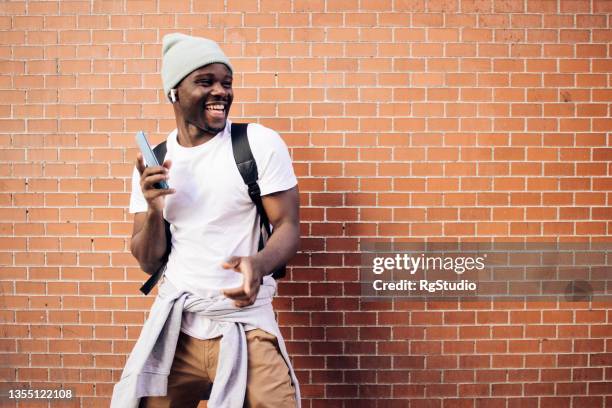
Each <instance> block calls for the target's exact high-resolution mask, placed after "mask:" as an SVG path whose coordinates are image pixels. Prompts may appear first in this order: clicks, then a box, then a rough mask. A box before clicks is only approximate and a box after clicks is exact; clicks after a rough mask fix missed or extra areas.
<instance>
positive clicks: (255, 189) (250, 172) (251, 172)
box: [231, 123, 286, 279]
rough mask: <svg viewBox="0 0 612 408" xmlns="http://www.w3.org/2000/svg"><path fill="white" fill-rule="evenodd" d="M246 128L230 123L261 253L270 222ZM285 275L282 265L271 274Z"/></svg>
mask: <svg viewBox="0 0 612 408" xmlns="http://www.w3.org/2000/svg"><path fill="white" fill-rule="evenodd" d="M247 127H248V123H232V129H231V134H232V150H233V152H234V160H235V161H236V166H237V167H238V171H239V172H240V175H241V176H242V180H244V184H246V185H247V188H248V192H249V197H251V200H252V201H253V203H254V204H255V208H257V213H258V214H259V229H260V234H259V244H258V249H259V251H261V250H262V249H263V247H264V246H265V245H266V242H267V240H268V238H269V237H270V235H271V234H272V232H271V229H270V220H269V219H268V215H267V214H266V210H265V209H264V206H263V201H262V200H261V190H260V189H259V184H257V180H258V179H259V174H258V172H257V163H256V162H255V158H254V157H253V153H252V151H251V145H250V144H249V138H248V137H247ZM285 273H286V270H285V266H284V265H283V266H281V267H280V268H278V269H276V270H274V271H273V272H272V277H273V278H274V279H279V278H282V277H284V276H285Z"/></svg>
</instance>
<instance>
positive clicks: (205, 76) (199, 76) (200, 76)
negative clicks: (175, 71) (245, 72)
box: [194, 72, 234, 81]
mask: <svg viewBox="0 0 612 408" xmlns="http://www.w3.org/2000/svg"><path fill="white" fill-rule="evenodd" d="M214 77H215V74H213V73H212V72H206V73H202V74H197V75H196V76H195V78H194V80H196V81H197V80H198V79H209V78H214ZM226 79H234V77H233V76H232V75H229V74H228V75H225V76H224V77H223V80H226Z"/></svg>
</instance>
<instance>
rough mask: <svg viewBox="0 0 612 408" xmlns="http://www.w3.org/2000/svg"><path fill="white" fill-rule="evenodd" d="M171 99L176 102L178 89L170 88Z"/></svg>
mask: <svg viewBox="0 0 612 408" xmlns="http://www.w3.org/2000/svg"><path fill="white" fill-rule="evenodd" d="M170 100H171V101H172V103H174V102H176V89H171V90H170Z"/></svg>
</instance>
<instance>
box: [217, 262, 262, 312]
mask: <svg viewBox="0 0 612 408" xmlns="http://www.w3.org/2000/svg"><path fill="white" fill-rule="evenodd" d="M221 266H222V267H223V269H233V270H234V271H236V272H240V273H242V275H243V281H242V282H243V283H242V286H239V287H237V288H231V289H225V290H223V294H224V295H225V296H227V297H228V298H230V299H234V304H235V305H236V307H245V306H250V305H252V304H253V303H255V299H256V298H257V293H259V287H260V286H261V278H262V277H263V275H264V272H263V271H262V270H261V268H260V267H259V265H258V264H257V262H255V261H254V260H253V258H252V257H250V256H233V257H231V258H230V259H229V260H227V261H226V262H223V263H222V264H221Z"/></svg>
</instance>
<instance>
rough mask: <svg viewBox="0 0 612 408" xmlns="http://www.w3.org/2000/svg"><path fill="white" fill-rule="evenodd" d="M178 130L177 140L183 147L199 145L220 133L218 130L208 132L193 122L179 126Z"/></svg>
mask: <svg viewBox="0 0 612 408" xmlns="http://www.w3.org/2000/svg"><path fill="white" fill-rule="evenodd" d="M226 124H227V122H226ZM177 132H178V133H177V141H178V143H179V144H180V145H181V146H183V147H195V146H199V145H201V144H204V143H206V142H208V141H210V140H211V139H212V138H213V137H215V136H216V135H217V134H218V132H217V131H216V130H212V131H209V132H207V131H205V130H203V129H200V128H198V127H196V126H193V125H191V124H183V125H182V126H178V127H177Z"/></svg>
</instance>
